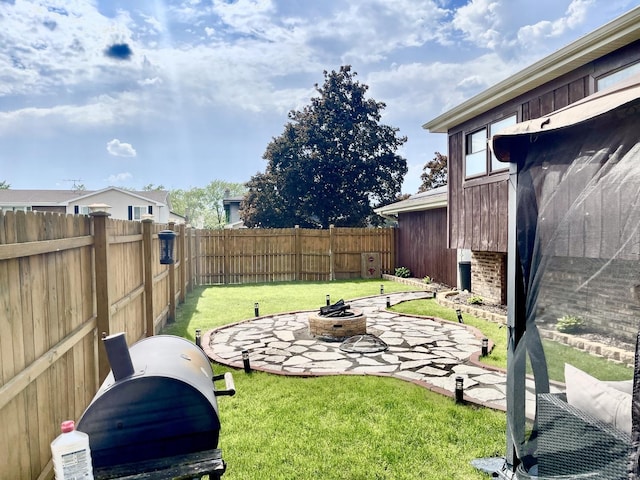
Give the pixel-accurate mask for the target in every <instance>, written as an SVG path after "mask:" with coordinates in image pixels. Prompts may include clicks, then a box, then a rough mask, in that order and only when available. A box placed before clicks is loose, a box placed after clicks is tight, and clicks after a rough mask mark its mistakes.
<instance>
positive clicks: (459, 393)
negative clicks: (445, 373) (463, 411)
mask: <svg viewBox="0 0 640 480" xmlns="http://www.w3.org/2000/svg"><path fill="white" fill-rule="evenodd" d="M463 383H464V378H462V377H456V403H463V402H464V386H463Z"/></svg>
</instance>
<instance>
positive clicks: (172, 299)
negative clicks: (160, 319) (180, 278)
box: [167, 222, 179, 322]
mask: <svg viewBox="0 0 640 480" xmlns="http://www.w3.org/2000/svg"><path fill="white" fill-rule="evenodd" d="M175 225H176V224H175V222H169V230H173V229H174V227H175ZM178 250H179V249H178ZM175 319H176V264H175V262H174V263H172V264H170V265H169V314H168V316H167V322H173V321H174V320H175Z"/></svg>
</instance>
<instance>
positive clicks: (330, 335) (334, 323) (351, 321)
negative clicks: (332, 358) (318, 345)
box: [309, 300, 367, 341]
mask: <svg viewBox="0 0 640 480" xmlns="http://www.w3.org/2000/svg"><path fill="white" fill-rule="evenodd" d="M309 333H310V334H311V335H312V336H314V337H319V338H320V339H322V340H328V341H342V340H344V339H345V338H349V337H352V336H354V335H363V334H366V333H367V318H366V317H365V316H364V315H363V314H362V311H361V310H359V309H355V308H354V309H353V310H351V309H350V307H349V305H348V304H345V303H344V300H338V301H337V302H336V303H334V304H333V305H327V306H326V307H320V311H319V312H317V313H311V314H309Z"/></svg>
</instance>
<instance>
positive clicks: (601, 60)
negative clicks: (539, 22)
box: [423, 7, 640, 303]
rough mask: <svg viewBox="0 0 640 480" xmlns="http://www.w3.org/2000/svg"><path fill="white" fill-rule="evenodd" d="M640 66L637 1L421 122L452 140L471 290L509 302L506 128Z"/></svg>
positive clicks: (457, 228) (452, 218)
mask: <svg viewBox="0 0 640 480" xmlns="http://www.w3.org/2000/svg"><path fill="white" fill-rule="evenodd" d="M637 72H640V7H636V8H634V9H633V10H631V11H629V12H627V13H626V14H624V15H622V16H621V17H619V18H617V19H615V20H613V21H612V22H610V23H608V24H606V25H604V26H602V27H601V28H599V29H597V30H595V31H593V32H591V33H590V34H588V35H585V36H583V37H582V38H580V39H578V40H576V41H575V42H573V43H571V44H570V45H568V46H566V47H564V48H562V49H561V50H558V51H557V52H555V53H553V54H551V55H549V56H547V57H545V58H543V59H542V60H540V61H538V62H536V63H534V64H533V65H531V66H530V67H528V68H525V69H524V70H522V71H520V72H518V73H516V74H515V75H512V76H511V77H509V78H507V79H506V80H504V81H502V82H500V83H498V84H497V85H495V86H493V87H491V88H489V89H488V90H485V91H484V92H482V93H480V94H479V95H476V96H475V97H473V98H471V99H469V100H467V101H466V102H464V103H462V104H460V105H458V106H457V107H455V108H453V109H451V110H448V111H446V112H444V113H443V114H441V115H440V116H438V117H437V118H435V119H433V120H430V121H429V122H427V123H426V124H424V125H423V128H425V129H428V130H429V131H430V132H434V133H446V134H447V135H448V137H449V140H448V158H449V164H448V174H449V178H448V187H449V195H448V209H449V222H448V237H449V244H448V247H449V248H452V249H461V250H463V251H467V252H469V251H470V252H471V290H472V291H473V292H474V293H476V294H478V295H480V296H482V297H484V298H485V299H489V300H491V301H500V302H502V303H506V266H507V227H508V226H507V216H508V214H507V211H508V203H509V202H508V193H507V192H508V190H507V182H508V180H509V170H508V168H509V166H508V165H507V164H505V163H500V162H498V161H497V159H496V158H495V156H494V155H493V154H492V152H491V151H490V150H489V148H488V145H489V141H490V139H491V137H492V136H493V135H494V134H495V133H497V132H498V131H500V130H501V129H503V128H505V127H507V126H510V125H513V124H515V123H517V122H523V121H527V120H531V119H535V118H539V117H541V116H544V115H546V114H548V113H551V112H553V111H556V110H558V109H560V108H562V107H565V106H567V105H569V104H572V103H574V102H576V101H578V100H580V99H582V98H584V97H587V96H589V95H591V94H593V93H595V92H597V91H599V90H603V89H605V88H608V87H609V86H611V85H613V84H616V83H618V82H619V81H621V80H622V79H624V78H627V77H629V76H631V75H633V74H634V73H637Z"/></svg>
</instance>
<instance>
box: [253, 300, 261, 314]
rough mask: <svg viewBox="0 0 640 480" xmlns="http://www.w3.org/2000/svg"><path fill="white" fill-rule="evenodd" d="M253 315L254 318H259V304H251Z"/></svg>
mask: <svg viewBox="0 0 640 480" xmlns="http://www.w3.org/2000/svg"><path fill="white" fill-rule="evenodd" d="M253 314H254V315H255V316H256V317H259V316H260V304H259V303H258V302H256V303H254V304H253Z"/></svg>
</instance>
